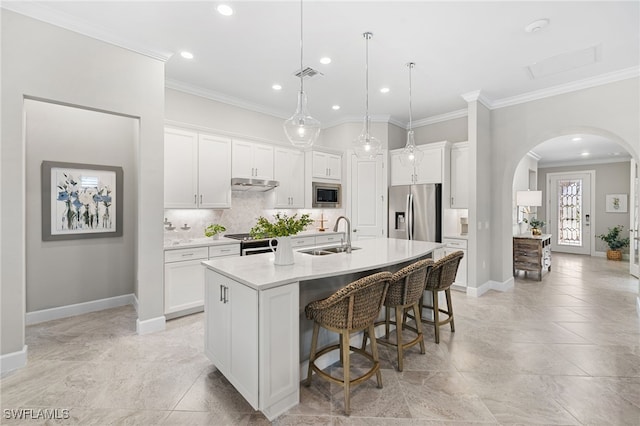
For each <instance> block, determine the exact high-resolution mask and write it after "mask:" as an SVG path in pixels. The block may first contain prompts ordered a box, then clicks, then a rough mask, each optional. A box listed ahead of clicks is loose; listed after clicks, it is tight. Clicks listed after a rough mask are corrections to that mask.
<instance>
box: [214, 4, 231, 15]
mask: <svg viewBox="0 0 640 426" xmlns="http://www.w3.org/2000/svg"><path fill="white" fill-rule="evenodd" d="M216 10H217V11H218V13H219V14H220V15H223V16H231V15H233V9H231V6H229V5H226V4H220V5H218V7H216Z"/></svg>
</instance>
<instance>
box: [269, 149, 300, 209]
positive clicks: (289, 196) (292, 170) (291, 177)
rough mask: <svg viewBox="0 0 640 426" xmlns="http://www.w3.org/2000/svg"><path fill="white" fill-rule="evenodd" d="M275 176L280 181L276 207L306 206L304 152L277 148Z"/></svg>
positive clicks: (275, 201)
mask: <svg viewBox="0 0 640 426" xmlns="http://www.w3.org/2000/svg"><path fill="white" fill-rule="evenodd" d="M273 164H274V176H275V180H277V181H278V182H280V186H278V187H277V188H276V189H275V190H274V192H275V200H274V207H275V208H304V153H303V152H302V151H297V150H292V149H285V148H275V151H274V162H273Z"/></svg>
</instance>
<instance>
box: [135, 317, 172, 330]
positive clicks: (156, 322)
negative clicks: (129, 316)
mask: <svg viewBox="0 0 640 426" xmlns="http://www.w3.org/2000/svg"><path fill="white" fill-rule="evenodd" d="M166 324H167V320H166V318H165V317H164V315H162V316H159V317H155V318H151V319H148V320H144V321H140V318H138V319H137V320H136V332H137V333H138V334H150V333H155V332H157V331H164V329H165V328H166Z"/></svg>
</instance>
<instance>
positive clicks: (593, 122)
mask: <svg viewBox="0 0 640 426" xmlns="http://www.w3.org/2000/svg"><path fill="white" fill-rule="evenodd" d="M639 83H640V79H639V78H637V77H636V78H631V79H626V80H621V81H617V82H613V83H609V84H605V85H601V86H597V87H591V88H588V89H583V90H579V91H575V92H571V93H565V94H561V95H557V96H553V97H549V98H544V99H539V100H535V101H531V102H527V103H523V104H519V105H514V106H510V107H504V108H500V109H495V110H493V111H492V112H491V130H492V143H491V157H492V164H493V165H494V167H493V168H492V170H491V182H490V184H491V187H492V189H491V190H492V194H493V196H492V201H493V203H494V205H493V208H492V219H491V227H492V229H493V241H492V251H493V255H492V265H491V268H492V269H491V276H492V280H493V281H497V282H506V281H508V280H510V279H511V278H512V263H511V262H512V260H511V259H512V232H513V231H512V225H511V224H512V221H511V216H512V195H511V193H512V190H513V176H514V172H515V170H516V167H517V165H518V163H519V162H520V160H521V159H522V158H523V157H524V156H525V155H526V154H527V152H529V151H530V150H532V149H533V148H534V147H535V146H537V145H539V144H540V143H542V142H544V141H546V140H548V139H551V138H553V137H555V136H560V135H567V134H572V133H583V134H595V135H600V136H604V137H606V138H608V139H610V140H612V141H614V142H617V143H618V144H620V145H621V146H622V147H623V148H624V149H625V150H627V151H628V152H630V153H631V155H632V156H633V157H634V158H635V159H636V161H638V159H639V158H640V157H639V156H640V144H639V141H640V85H639Z"/></svg>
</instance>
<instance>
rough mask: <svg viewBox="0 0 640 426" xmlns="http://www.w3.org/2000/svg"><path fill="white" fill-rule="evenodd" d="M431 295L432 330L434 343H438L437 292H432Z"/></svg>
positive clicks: (438, 310) (438, 312)
mask: <svg viewBox="0 0 640 426" xmlns="http://www.w3.org/2000/svg"><path fill="white" fill-rule="evenodd" d="M431 294H432V295H433V329H434V331H435V335H436V343H440V308H439V307H438V292H437V291H432V292H431Z"/></svg>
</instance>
